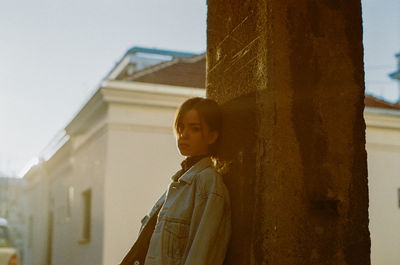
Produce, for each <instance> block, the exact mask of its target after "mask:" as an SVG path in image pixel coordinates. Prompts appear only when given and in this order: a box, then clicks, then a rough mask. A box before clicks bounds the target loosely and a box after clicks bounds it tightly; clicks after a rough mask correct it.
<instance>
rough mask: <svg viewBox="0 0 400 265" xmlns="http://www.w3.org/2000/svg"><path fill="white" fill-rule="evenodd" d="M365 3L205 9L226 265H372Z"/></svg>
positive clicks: (218, 4)
mask: <svg viewBox="0 0 400 265" xmlns="http://www.w3.org/2000/svg"><path fill="white" fill-rule="evenodd" d="M363 78H364V72H363V47H362V24H361V3H360V1H354V0H352V1H312V0H300V1H296V2H289V1H281V0H269V1H255V0H249V1H228V0H218V1H216V0H209V1H208V18H207V96H208V97H211V98H214V99H215V100H217V101H218V102H219V103H221V104H222V106H223V111H224V115H225V124H224V132H223V141H222V143H221V146H220V155H221V157H223V158H225V159H226V160H229V161H232V164H231V170H230V173H228V174H227V175H226V176H225V181H226V183H227V186H228V188H229V190H230V192H231V197H232V207H233V211H232V222H233V223H232V224H233V235H232V240H231V244H230V246H229V250H228V255H227V258H226V264H235V265H240V264H246V265H249V264H257V265H260V264H274V265H278V264H285V265H286V264H357V265H361V264H370V258H369V253H370V239H369V231H368V187H367V164H366V152H365V123H364V120H363V108H364V104H363V97H364V79H363Z"/></svg>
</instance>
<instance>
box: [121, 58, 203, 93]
mask: <svg viewBox="0 0 400 265" xmlns="http://www.w3.org/2000/svg"><path fill="white" fill-rule="evenodd" d="M121 80H126V81H136V82H144V83H153V84H163V85H173V86H184V87H194V88H205V85H206V55H205V54H200V55H195V56H192V57H190V58H176V59H173V60H171V61H167V62H162V63H160V64H157V65H153V66H150V67H147V68H145V69H143V70H141V71H138V72H135V73H133V74H132V75H127V76H124V77H122V78H121Z"/></svg>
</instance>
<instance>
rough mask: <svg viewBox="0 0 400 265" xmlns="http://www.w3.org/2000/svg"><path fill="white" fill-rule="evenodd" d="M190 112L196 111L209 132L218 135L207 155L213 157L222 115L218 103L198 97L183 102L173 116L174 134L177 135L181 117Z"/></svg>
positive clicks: (219, 133)
mask: <svg viewBox="0 0 400 265" xmlns="http://www.w3.org/2000/svg"><path fill="white" fill-rule="evenodd" d="M190 110H196V111H197V113H198V115H199V116H200V120H202V121H204V122H205V123H206V124H207V126H208V128H209V129H210V131H216V132H217V133H218V138H217V140H216V141H215V143H213V144H211V145H210V146H209V154H210V155H212V156H215V155H216V148H217V144H218V142H219V138H220V136H221V127H222V125H221V123H222V115H221V110H220V108H219V106H218V103H217V102H215V101H214V100H212V99H208V98H200V97H195V98H190V99H188V100H186V101H185V102H183V104H182V105H181V106H180V107H179V108H178V110H177V112H176V116H175V123H174V130H175V133H176V134H178V133H179V130H180V128H179V123H180V121H181V119H182V117H183V116H184V115H185V114H186V113H187V112H188V111H190Z"/></svg>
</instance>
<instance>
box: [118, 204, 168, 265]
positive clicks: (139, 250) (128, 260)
mask: <svg viewBox="0 0 400 265" xmlns="http://www.w3.org/2000/svg"><path fill="white" fill-rule="evenodd" d="M163 205H164V203H162V204H161V205H160V207H159V208H158V209H157V211H155V212H154V214H153V215H152V216H151V217H150V220H149V221H148V222H147V224H146V225H145V226H144V227H143V229H142V231H141V232H140V234H139V237H138V239H137V240H136V242H135V244H133V246H132V248H131V249H130V250H129V252H128V254H126V256H125V257H124V259H123V260H122V262H121V264H120V265H133V264H134V262H135V261H139V264H144V260H145V258H146V255H147V251H148V250H149V245H150V240H151V236H152V235H153V232H154V228H155V227H156V223H157V216H158V213H159V212H160V210H161V208H162V206H163Z"/></svg>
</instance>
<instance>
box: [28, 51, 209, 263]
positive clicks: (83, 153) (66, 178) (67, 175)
mask: <svg viewBox="0 0 400 265" xmlns="http://www.w3.org/2000/svg"><path fill="white" fill-rule="evenodd" d="M137 50H138V49H136V50H135V51H134V52H128V53H127V54H126V55H125V56H124V58H123V59H122V60H121V63H123V64H124V65H125V66H124V67H121V65H120V64H118V65H117V66H116V67H115V68H114V69H113V70H112V71H111V73H110V75H109V76H108V77H107V78H106V79H105V81H104V82H103V84H102V85H101V86H100V87H99V89H98V90H97V92H96V93H95V94H94V95H93V96H92V98H91V99H90V100H89V101H88V102H87V103H86V105H85V106H84V107H83V108H82V109H81V111H80V112H79V113H78V114H77V115H76V117H74V119H73V120H72V121H71V122H70V123H69V124H68V125H67V127H66V128H65V132H64V133H62V134H60V137H59V138H58V139H55V140H54V141H53V144H51V145H50V148H48V151H47V152H48V154H46V153H45V154H43V155H44V156H45V161H43V162H42V163H40V164H39V165H37V166H35V167H33V168H31V169H30V170H29V171H28V172H27V173H26V174H25V177H24V178H25V179H26V180H27V181H28V183H29V187H28V188H27V189H26V198H27V199H28V200H27V201H28V205H29V207H28V209H29V210H28V212H27V223H28V231H29V232H28V234H29V235H28V239H27V242H26V246H25V249H26V252H27V258H26V261H27V263H26V265H42V264H43V265H44V264H58V265H82V264H85V265H103V264H104V265H115V264H118V263H119V262H120V261H121V260H122V258H123V256H124V255H125V254H126V253H127V252H128V250H129V248H130V247H131V246H132V244H133V243H134V241H135V239H136V237H137V235H138V231H139V228H140V220H141V219H142V217H143V216H144V215H145V214H146V213H147V212H148V210H149V209H150V208H151V206H152V205H153V204H154V202H155V201H156V200H157V199H158V197H159V196H160V195H161V194H162V193H163V192H164V190H165V189H166V187H167V185H168V184H169V182H170V177H171V176H172V175H173V174H174V173H175V172H176V171H177V170H178V169H179V166H180V165H179V164H180V162H181V160H182V157H180V156H179V155H178V152H177V149H176V147H175V139H174V135H173V130H172V124H173V120H174V115H175V111H176V109H177V107H178V106H179V105H180V104H181V103H182V102H183V101H184V100H186V99H187V98H190V97H194V96H205V90H204V89H202V88H196V87H189V86H185V85H184V84H182V82H181V80H184V79H182V78H178V79H177V78H176V76H171V75H170V74H169V73H168V72H169V71H170V69H172V68H173V69H178V68H181V70H182V71H187V70H190V69H191V68H192V67H191V66H193V65H196V63H198V62H199V61H202V60H203V65H204V60H205V56H204V55H200V56H193V55H191V57H190V58H189V59H185V58H187V56H186V55H187V54H184V56H180V54H179V53H175V52H168V51H161V52H160V51H158V50H151V51H149V54H147V57H146V60H147V61H148V59H149V58H150V57H151V52H153V53H156V55H157V56H156V58H160V54H157V53H162V55H163V56H165V55H166V54H168V53H170V57H171V58H170V60H169V61H165V62H161V63H160V62H159V63H158V64H156V65H155V66H148V67H146V68H145V69H144V70H141V71H139V72H134V71H133V72H132V73H130V74H127V71H128V70H127V68H129V67H131V66H132V64H131V63H126V62H132V61H133V59H137V56H138V54H137ZM140 50H141V52H143V50H144V49H140ZM131 51H132V50H131ZM130 56H132V57H133V59H132V58H129V57H130ZM127 58H128V59H127ZM136 65H139V63H137V64H136ZM204 67H205V66H204ZM196 69H197V68H196ZM174 71H175V70H174ZM155 72H157V73H158V74H157V76H155V75H154V73H155ZM202 72H204V69H203V70H202ZM132 74H133V75H134V76H133V75H132ZM203 76H204V74H203ZM123 78H129V79H130V80H132V79H133V81H126V80H122V79H123ZM146 78H151V79H152V80H158V81H157V82H158V83H159V84H155V83H157V82H155V83H154V82H153V83H148V82H146V80H145V79H146ZM136 79H137V80H141V82H138V81H134V80H136ZM199 82H201V83H202V86H203V87H204V82H205V80H204V78H202V80H200V81H199ZM165 83H166V84H168V85H166V84H165Z"/></svg>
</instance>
